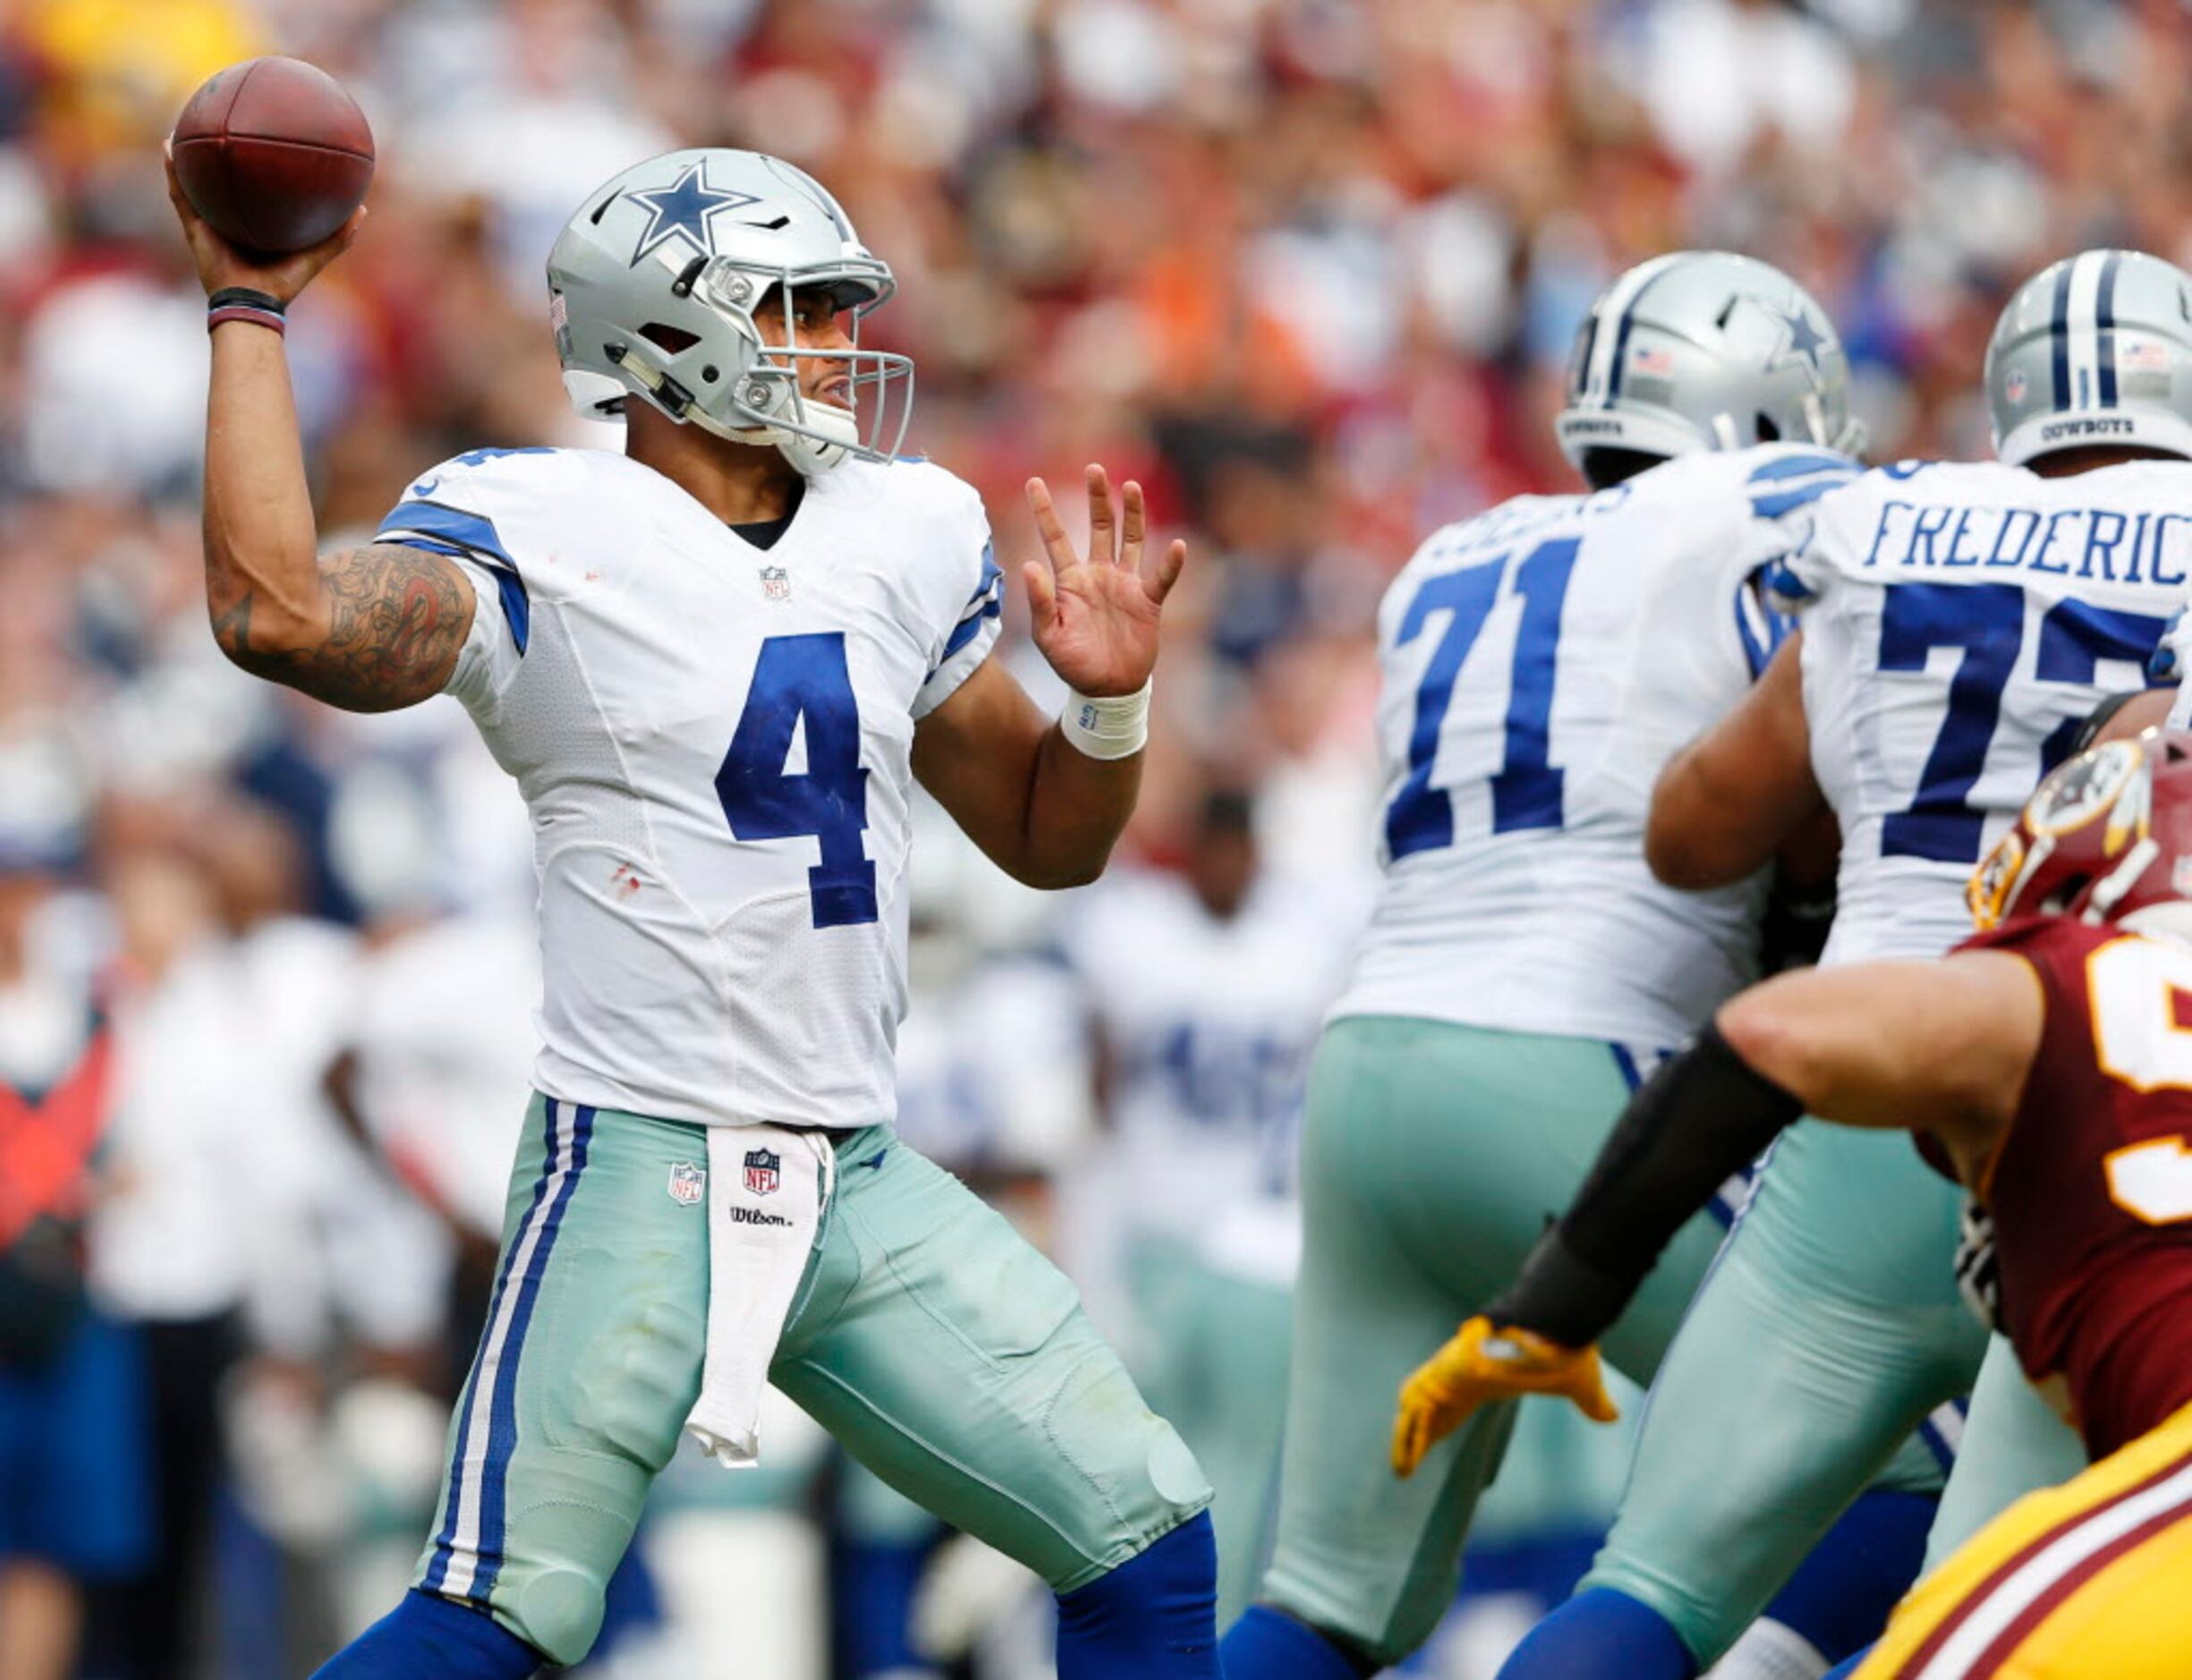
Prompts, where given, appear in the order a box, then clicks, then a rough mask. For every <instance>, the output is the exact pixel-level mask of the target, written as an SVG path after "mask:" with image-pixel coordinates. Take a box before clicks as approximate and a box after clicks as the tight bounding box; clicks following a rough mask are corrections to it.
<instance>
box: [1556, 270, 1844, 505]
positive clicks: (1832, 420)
mask: <svg viewBox="0 0 2192 1680" xmlns="http://www.w3.org/2000/svg"><path fill="white" fill-rule="evenodd" d="M1554 424H1555V427H1556V428H1557V430H1558V431H1559V437H1560V448H1561V450H1562V452H1563V453H1565V454H1567V456H1568V461H1569V462H1571V463H1572V464H1573V465H1574V466H1575V467H1576V470H1577V471H1582V470H1583V466H1584V462H1585V457H1586V456H1587V455H1588V454H1590V452H1591V451H1593V450H1594V449H1621V450H1633V451H1636V453H1638V454H1648V455H1680V454H1689V453H1690V452H1691V451H1693V450H1698V449H1746V448H1748V447H1750V446H1751V445H1754V444H1763V443H1773V442H1776V441H1779V442H1782V443H1812V444H1820V445H1824V446H1826V447H1828V448H1831V449H1840V450H1845V451H1847V452H1848V453H1849V454H1856V452H1857V451H1858V450H1860V449H1862V448H1864V447H1865V427H1864V425H1863V424H1862V423H1861V422H1860V421H1858V420H1853V419H1851V418H1850V414H1849V358H1848V356H1847V355H1846V354H1844V353H1843V351H1842V341H1841V339H1840V337H1839V335H1837V334H1836V332H1835V330H1834V323H1833V322H1832V321H1831V320H1829V319H1828V318H1827V313H1826V311H1825V310H1822V309H1821V308H1820V307H1819V305H1818V303H1817V302H1816V301H1814V300H1813V298H1812V296H1811V294H1810V293H1807V292H1805V289H1804V288H1803V287H1802V286H1800V285H1798V284H1797V283H1796V282H1795V281H1794V280H1791V279H1790V278H1789V277H1788V276H1787V275H1785V274H1783V273H1782V272H1781V271H1780V269H1778V268H1775V267H1771V266H1770V265H1768V264H1766V263H1763V262H1759V261H1756V260H1755V259H1752V258H1749V257H1738V256H1737V255H1736V254H1735V253H1734V252H1732V251H1725V250H1678V251H1675V252H1673V253H1672V254H1670V255H1669V256H1665V257H1655V258H1653V259H1652V260H1651V261H1650V262H1645V263H1639V264H1638V265H1637V266H1636V267H1634V268H1631V269H1630V270H1628V272H1627V273H1626V274H1624V275H1623V276H1621V277H1620V278H1619V279H1618V280H1616V281H1615V282H1614V283H1613V284H1612V285H1610V286H1609V287H1608V288H1607V289H1606V292H1605V293H1604V295H1602V297H1601V298H1600V299H1599V300H1598V301H1597V302H1596V303H1594V304H1593V305H1592V306H1591V313H1590V314H1589V315H1588V316H1587V317H1586V318H1585V320H1584V324H1583V327H1582V330H1581V331H1580V332H1578V333H1577V335H1576V355H1575V360H1574V361H1573V362H1572V363H1571V364H1570V365H1569V368H1568V406H1567V408H1565V409H1563V410H1562V411H1561V413H1560V417H1559V420H1557V421H1555V422H1554Z"/></svg>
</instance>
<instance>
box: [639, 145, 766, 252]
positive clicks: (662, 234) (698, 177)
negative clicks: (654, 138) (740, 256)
mask: <svg viewBox="0 0 2192 1680" xmlns="http://www.w3.org/2000/svg"><path fill="white" fill-rule="evenodd" d="M707 165H708V160H707V159H706V158H704V157H701V158H695V159H694V160H693V161H692V163H690V164H687V165H685V171H684V174H681V175H679V176H678V177H677V180H676V181H675V183H674V184H672V185H670V186H667V187H650V188H648V189H647V190H646V191H638V190H636V189H635V190H634V191H630V192H627V193H625V194H624V197H626V198H627V199H631V200H632V201H633V203H634V204H638V205H643V206H644V207H645V208H646V210H647V228H646V231H645V232H644V233H641V235H640V242H639V249H638V250H634V251H633V253H632V264H631V266H632V267H634V268H636V267H639V266H640V264H641V262H642V261H644V260H645V259H646V258H647V256H648V254H649V253H650V251H652V250H655V249H656V248H658V246H661V245H666V244H667V243H668V242H670V241H671V240H673V239H681V240H683V241H684V242H685V243H686V244H687V245H690V246H691V247H692V252H693V254H694V255H695V256H698V257H712V256H714V255H715V254H716V246H715V241H714V239H713V238H712V237H711V235H710V234H709V231H708V221H709V217H710V216H714V215H716V214H717V213H718V212H719V211H723V210H733V209H736V208H739V207H740V206H742V205H747V204H759V203H760V199H758V198H756V197H754V196H753V194H752V193H751V192H719V191H717V190H716V189H715V188H713V187H711V186H709V184H708V174H707Z"/></svg>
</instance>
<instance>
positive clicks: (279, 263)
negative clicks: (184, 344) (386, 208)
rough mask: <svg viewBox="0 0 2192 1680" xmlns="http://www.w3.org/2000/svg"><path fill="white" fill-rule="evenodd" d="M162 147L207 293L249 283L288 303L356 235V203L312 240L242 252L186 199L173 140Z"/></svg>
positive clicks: (170, 187) (170, 191) (360, 215)
mask: <svg viewBox="0 0 2192 1680" xmlns="http://www.w3.org/2000/svg"><path fill="white" fill-rule="evenodd" d="M161 151H162V153H163V155H164V157H165V159H166V165H167V201H168V202H169V203H170V204H172V205H174V207H175V216H176V218H177V219H178V220H180V221H181V222H182V224H183V238H184V239H185V240H187V241H188V242H190V247H191V261H193V262H195V263H196V264H197V265H198V283H199V284H200V285H202V286H204V287H205V289H206V295H207V296H208V297H211V296H212V295H213V294H214V293H216V292H218V291H220V290H221V289H222V288H223V287H225V286H249V287H250V288H251V290H252V291H254V292H265V293H269V294H270V295H272V296H274V297H276V298H279V299H280V300H281V301H283V302H285V303H287V302H289V301H291V300H292V299H293V298H294V297H295V296H296V295H297V293H300V292H302V291H303V290H304V288H305V287H306V285H307V284H310V281H311V278H312V276H314V275H316V274H318V273H319V271H320V270H321V269H322V268H325V267H327V265H328V264H329V263H331V262H333V261H334V260H335V259H336V258H337V257H339V256H341V255H342V254H343V253H344V251H345V250H349V249H350V242H351V241H352V240H353V239H355V238H357V237H358V229H359V227H360V225H361V224H362V223H363V222H364V221H365V206H363V205H362V204H361V205H360V206H359V207H358V208H356V209H355V210H353V211H352V212H351V215H350V220H348V221H347V222H345V223H344V224H343V225H342V226H340V227H338V228H336V230H335V232H334V233H330V234H328V235H327V238H325V239H323V240H321V241H320V242H319V244H317V245H308V246H306V247H305V248H304V249H303V250H293V251H290V252H288V253H287V254H286V255H284V256H279V257H269V256H265V255H262V254H259V253H258V252H254V251H247V250H243V249H242V247H240V246H236V245H232V244H230V243H229V242H227V241H226V240H225V239H223V238H222V237H221V236H220V235H219V234H218V233H215V232H214V231H213V229H212V228H211V227H210V226H208V225H207V222H206V218H205V217H204V216H200V215H199V213H198V212H197V211H196V210H194V209H192V208H191V201H190V199H188V198H186V197H184V196H183V182H180V181H179V180H177V179H176V178H175V153H174V141H173V140H167V141H164V142H162V145H161Z"/></svg>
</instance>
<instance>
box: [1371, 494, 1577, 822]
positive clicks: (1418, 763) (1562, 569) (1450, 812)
mask: <svg viewBox="0 0 2192 1680" xmlns="http://www.w3.org/2000/svg"><path fill="white" fill-rule="evenodd" d="M1580 546H1581V541H1580V539H1577V538H1575V537H1561V538H1558V539H1555V540H1553V541H1551V542H1545V543H1540V544H1539V545H1538V546H1537V547H1535V548H1533V549H1532V550H1531V551H1530V553H1529V555H1528V556H1526V557H1525V559H1524V560H1523V562H1522V564H1519V565H1517V566H1516V567H1515V568H1514V579H1515V593H1516V594H1517V595H1519V596H1520V597H1521V598H1522V623H1521V624H1520V625H1519V626H1518V627H1517V630H1516V632H1515V663H1514V669H1513V673H1512V675H1511V678H1510V686H1509V692H1508V702H1507V754H1506V759H1505V761H1504V763H1503V765H1502V768H1500V772H1499V774H1498V775H1496V776H1493V777H1492V778H1491V831H1492V833H1494V834H1509V833H1513V832H1515V831H1517V830H1518V829H1525V828H1558V827H1559V826H1560V822H1561V817H1562V807H1561V793H1562V791H1563V790H1562V778H1561V773H1560V772H1559V770H1558V769H1556V768H1554V767H1553V765H1552V763H1551V752H1552V679H1553V654H1554V651H1555V649H1556V648H1557V646H1558V644H1559V639H1560V608H1561V606H1562V604H1563V603H1564V602H1565V601H1566V600H1567V599H1568V578H1569V577H1570V575H1571V574H1573V573H1574V572H1575V570H1576V549H1577V548H1578V547H1580ZM1513 557H1514V556H1511V555H1502V556H1500V557H1499V558H1498V559H1497V560H1487V561H1485V562H1483V564H1480V565H1473V566H1464V567H1463V568H1462V569H1461V570H1459V571H1457V572H1445V573H1440V574H1439V575H1438V576H1437V577H1432V578H1426V579H1424V580H1423V586H1422V587H1421V588H1420V589H1418V590H1416V592H1415V598H1414V599H1413V600H1411V601H1410V602H1409V603H1408V610H1407V612H1406V614H1404V615H1402V617H1401V621H1400V645H1401V646H1403V647H1406V645H1407V644H1408V643H1409V642H1411V641H1415V639H1416V637H1417V636H1418V635H1420V634H1422V633H1423V624H1424V623H1425V621H1426V620H1427V619H1429V618H1430V616H1431V615H1432V614H1433V613H1437V612H1445V613H1450V614H1451V615H1452V616H1451V617H1450V618H1449V620H1448V621H1447V626H1446V634H1445V635H1443V636H1441V637H1440V639H1439V645H1438V647H1437V648H1436V649H1433V650H1432V656H1431V662H1430V663H1429V664H1428V665H1427V666H1424V668H1423V682H1422V683H1420V684H1419V685H1418V686H1417V688H1416V691H1415V728H1414V729H1413V730H1412V731H1411V732H1410V734H1409V736H1408V779H1407V780H1406V781H1405V782H1403V783H1402V784H1401V786H1400V792H1399V793H1396V794H1394V795H1393V802H1392V805H1391V806H1390V807H1389V809H1388V810H1387V811H1386V813H1385V843H1386V850H1387V851H1388V852H1389V853H1390V854H1391V855H1392V856H1393V857H1394V858H1395V859H1396V860H1398V859H1400V858H1405V857H1406V856H1407V855H1408V854H1409V853H1412V852H1429V851H1432V850H1434V849H1435V848H1437V847H1440V846H1450V845H1452V844H1454V800H1453V795H1452V794H1450V793H1448V792H1447V791H1446V789H1444V788H1442V787H1433V786H1432V785H1431V770H1432V759H1435V758H1436V757H1437V756H1438V752H1439V734H1440V731H1441V730H1442V729H1443V728H1444V727H1445V726H1446V708H1447V707H1448V706H1449V705H1450V704H1451V703H1452V701H1453V699H1454V683H1455V682H1456V680H1457V678H1458V677H1459V676H1460V675H1461V667H1462V666H1463V665H1464V663H1466V661H1467V659H1468V658H1469V650H1470V649H1472V648H1474V646H1475V645H1476V639H1477V636H1478V635H1479V634H1480V633H1481V632H1483V628H1484V621H1485V620H1486V619H1487V618H1489V617H1490V616H1491V608H1492V604H1493V602H1494V601H1496V600H1497V599H1498V598H1499V593H1500V581H1501V579H1502V578H1504V577H1505V576H1506V575H1507V573H1508V561H1510V560H1511V559H1512V558H1513Z"/></svg>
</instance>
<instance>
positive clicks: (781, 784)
mask: <svg viewBox="0 0 2192 1680" xmlns="http://www.w3.org/2000/svg"><path fill="white" fill-rule="evenodd" d="M802 719H804V720H805V722H806V735H807V768H806V769H805V770H804V771H803V772H802V773H800V774H797V775H792V774H787V773H786V769H785V765H786V760H787V759H789V758H790V756H791V751H792V740H793V736H794V734H796V733H797V731H798V729H799V725H800V722H801V720H802ZM716 795H717V797H718V798H719V799H720V800H722V802H723V815H724V817H725V819H726V820H727V821H728V822H729V823H730V825H731V833H732V834H733V835H735V836H737V837H738V838H739V839H741V840H788V839H793V838H795V837H797V836H802V835H812V836H814V837H815V838H816V839H817V840H819V841H820V842H821V848H822V861H820V863H819V864H817V865H815V867H814V868H812V869H811V870H808V871H807V887H808V891H809V894H810V895H811V898H812V901H813V909H814V925H815V926H816V927H818V928H846V927H853V926H855V925H857V924H859V923H862V922H868V921H874V920H876V916H877V910H876V900H875V865H874V864H872V863H871V862H870V861H868V857H867V850H866V847H865V845H864V844H862V840H861V836H862V833H863V832H865V830H866V828H867V827H868V772H867V771H866V770H865V769H863V768H862V766H861V762H860V708H859V704H858V702H857V701H856V700H854V695H853V677H852V673H851V671H850V670H849V669H848V668H847V666H846V665H845V634H844V632H842V631H835V630H833V631H827V632H815V633H811V634H808V635H801V636H771V637H769V640H768V641H764V642H763V643H761V652H760V658H758V659H756V660H755V661H754V665H753V685H752V689H751V690H750V691H749V692H747V695H746V709H745V710H744V711H743V713H741V714H740V715H739V719H738V727H737V729H736V730H735V732H734V733H733V734H732V736H731V746H730V751H727V752H726V753H725V754H724V755H723V766H722V768H720V769H718V771H717V772H716Z"/></svg>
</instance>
